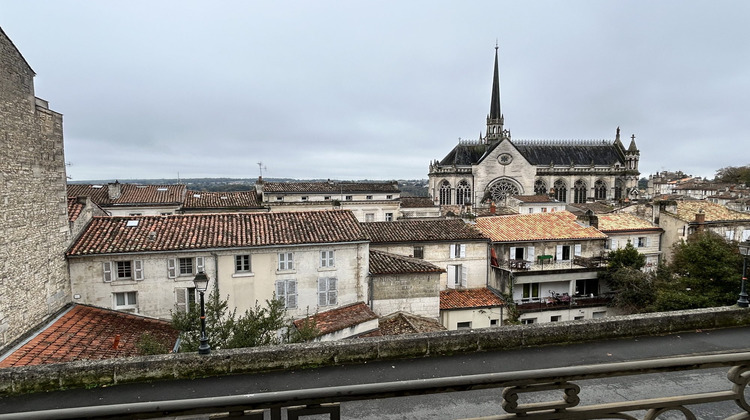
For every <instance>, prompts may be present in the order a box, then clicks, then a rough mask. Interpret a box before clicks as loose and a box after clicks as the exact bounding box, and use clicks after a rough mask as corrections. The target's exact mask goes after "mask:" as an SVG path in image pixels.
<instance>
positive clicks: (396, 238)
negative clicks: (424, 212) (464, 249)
mask: <svg viewBox="0 0 750 420" xmlns="http://www.w3.org/2000/svg"><path fill="white" fill-rule="evenodd" d="M362 227H363V228H364V230H365V232H367V235H369V236H370V239H371V240H372V242H373V243H386V242H425V241H456V240H484V241H486V240H487V238H486V237H485V236H484V235H482V233H481V232H480V231H479V230H477V229H475V228H474V227H473V226H472V225H468V224H466V223H464V221H463V220H461V219H436V220H399V221H396V222H363V223H362Z"/></svg>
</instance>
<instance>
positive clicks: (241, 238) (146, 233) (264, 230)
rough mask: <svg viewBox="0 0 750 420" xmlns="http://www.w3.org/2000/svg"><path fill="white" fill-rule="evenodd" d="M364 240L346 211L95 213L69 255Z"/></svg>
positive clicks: (362, 234) (360, 231) (357, 225)
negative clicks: (185, 213) (131, 214)
mask: <svg viewBox="0 0 750 420" xmlns="http://www.w3.org/2000/svg"><path fill="white" fill-rule="evenodd" d="M366 240H367V236H366V235H365V234H364V232H363V231H362V228H361V226H360V225H359V222H358V221H357V219H356V218H355V217H354V215H353V214H352V213H351V212H350V211H348V210H325V211H309V212H290V213H222V214H190V215H176V216H136V217H95V218H94V219H93V220H92V221H91V223H89V225H88V227H87V228H86V230H85V231H84V232H83V233H82V234H81V236H80V237H79V238H78V239H77V240H76V241H75V243H74V244H73V246H71V247H70V249H69V250H68V255H69V256H82V255H96V254H111V253H127V252H148V251H177V250H184V249H210V248H231V247H251V246H267V245H294V244H311V243H332V242H356V241H366Z"/></svg>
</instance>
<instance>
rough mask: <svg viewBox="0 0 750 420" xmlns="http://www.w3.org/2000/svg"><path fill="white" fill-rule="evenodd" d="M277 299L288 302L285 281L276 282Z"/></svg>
mask: <svg viewBox="0 0 750 420" xmlns="http://www.w3.org/2000/svg"><path fill="white" fill-rule="evenodd" d="M276 299H280V300H284V301H286V287H284V281H283V280H280V281H277V282H276Z"/></svg>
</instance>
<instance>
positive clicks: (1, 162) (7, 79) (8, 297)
mask: <svg viewBox="0 0 750 420" xmlns="http://www.w3.org/2000/svg"><path fill="white" fill-rule="evenodd" d="M0 150H2V151H3V154H4V155H3V158H2V159H0V206H1V207H0V209H1V210H2V211H0V232H2V235H0V256H1V257H0V348H3V347H5V346H7V345H9V344H10V343H12V342H13V341H14V340H15V339H17V338H18V337H20V336H21V335H22V334H24V333H25V332H26V331H28V330H29V329H31V328H32V327H34V326H35V325H37V324H39V323H40V322H42V321H43V320H44V319H45V318H47V317H49V316H51V315H53V314H54V313H56V312H57V311H58V310H59V309H60V308H61V307H62V306H63V305H65V304H66V303H68V302H69V301H70V285H69V281H68V275H67V268H66V263H65V258H64V252H65V249H66V247H67V242H68V239H69V235H70V234H69V227H68V220H67V201H66V187H65V184H66V177H65V158H64V154H63V135H62V116H61V115H60V114H58V113H56V112H54V111H51V110H49V109H48V107H47V103H46V101H43V100H41V99H38V98H35V97H34V71H33V70H32V69H31V68H30V67H29V65H28V64H27V63H26V60H24V58H23V57H22V56H21V54H20V53H19V52H18V50H17V49H16V47H15V46H14V45H13V43H12V42H11V40H10V39H9V38H8V37H7V36H6V35H5V33H4V32H3V31H2V30H1V29H0Z"/></svg>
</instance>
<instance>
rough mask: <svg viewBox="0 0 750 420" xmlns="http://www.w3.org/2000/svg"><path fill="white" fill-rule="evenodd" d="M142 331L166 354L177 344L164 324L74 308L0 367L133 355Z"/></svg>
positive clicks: (86, 307)
mask: <svg viewBox="0 0 750 420" xmlns="http://www.w3.org/2000/svg"><path fill="white" fill-rule="evenodd" d="M145 332H148V333H150V334H151V335H152V336H153V337H154V338H156V339H158V340H159V341H161V342H163V343H164V344H165V345H166V346H167V348H168V349H169V351H171V350H172V348H173V347H174V344H175V342H176V341H177V335H178V332H177V331H176V330H174V329H172V327H171V326H170V324H169V323H168V322H166V321H160V320H156V319H151V318H145V317H142V316H138V315H132V314H127V313H123V312H118V311H113V310H109V309H102V308H97V307H93V306H86V305H75V306H73V307H72V308H71V309H70V310H68V311H67V312H65V313H64V314H63V315H62V316H61V317H60V318H59V319H57V320H55V321H54V322H52V324H51V325H49V326H48V327H46V328H44V330H43V331H41V332H40V333H39V334H38V335H36V336H35V337H32V338H31V339H30V340H29V341H28V342H26V343H25V344H23V345H21V347H19V348H18V349H17V350H15V351H14V352H13V353H11V354H10V355H8V357H6V358H5V359H3V360H2V361H0V368H3V367H11V366H29V365H41V364H48V363H65V362H72V361H75V360H99V359H110V358H115V357H129V356H136V355H138V349H137V348H136V343H137V342H138V339H139V338H140V337H141V335H142V334H143V333H145ZM118 337H119V338H118Z"/></svg>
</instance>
